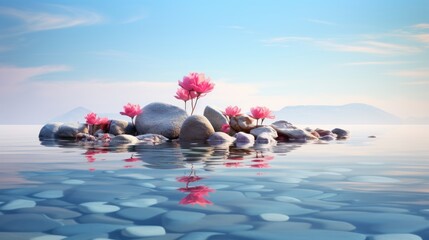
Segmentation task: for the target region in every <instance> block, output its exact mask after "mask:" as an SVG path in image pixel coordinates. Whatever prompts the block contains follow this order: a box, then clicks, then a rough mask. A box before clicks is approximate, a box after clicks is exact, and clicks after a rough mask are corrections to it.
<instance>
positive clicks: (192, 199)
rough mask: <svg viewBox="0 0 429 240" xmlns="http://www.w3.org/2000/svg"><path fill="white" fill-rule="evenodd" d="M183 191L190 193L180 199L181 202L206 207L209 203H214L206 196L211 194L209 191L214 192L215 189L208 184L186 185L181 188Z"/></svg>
mask: <svg viewBox="0 0 429 240" xmlns="http://www.w3.org/2000/svg"><path fill="white" fill-rule="evenodd" d="M179 191H181V192H189V194H188V195H187V196H186V197H184V198H183V199H182V200H180V202H179V204H183V205H187V204H192V205H195V204H198V205H201V206H203V207H205V206H206V205H207V204H209V205H212V204H213V203H212V202H211V201H209V200H207V199H205V197H206V196H208V195H209V192H214V191H215V190H214V189H211V188H209V187H207V186H204V185H200V186H195V187H184V188H179Z"/></svg>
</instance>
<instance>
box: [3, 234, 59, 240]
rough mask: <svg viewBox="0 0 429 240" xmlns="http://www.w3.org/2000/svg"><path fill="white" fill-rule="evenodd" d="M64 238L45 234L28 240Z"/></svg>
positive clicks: (56, 239)
mask: <svg viewBox="0 0 429 240" xmlns="http://www.w3.org/2000/svg"><path fill="white" fill-rule="evenodd" d="M64 238H66V236H61V235H51V234H49V235H48V234H45V235H42V236H37V237H34V238H31V239H30V240H61V239H64ZM0 239H2V238H1V237H0Z"/></svg>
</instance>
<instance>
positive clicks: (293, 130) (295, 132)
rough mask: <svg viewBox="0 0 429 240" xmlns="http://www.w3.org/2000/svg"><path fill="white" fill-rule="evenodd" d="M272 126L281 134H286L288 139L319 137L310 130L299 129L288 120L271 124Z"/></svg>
mask: <svg viewBox="0 0 429 240" xmlns="http://www.w3.org/2000/svg"><path fill="white" fill-rule="evenodd" d="M271 126H272V127H273V128H274V129H275V130H276V131H277V133H278V134H279V135H281V136H285V137H287V138H288V139H293V140H299V141H301V140H309V139H317V137H315V136H314V135H312V134H311V133H310V132H308V131H306V130H302V129H299V128H297V127H295V126H293V125H292V124H290V123H288V122H286V121H277V122H274V123H273V124H271Z"/></svg>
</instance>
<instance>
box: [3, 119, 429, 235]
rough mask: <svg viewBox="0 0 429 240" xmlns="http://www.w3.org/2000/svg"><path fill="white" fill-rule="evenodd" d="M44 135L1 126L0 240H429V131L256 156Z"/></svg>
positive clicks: (400, 130)
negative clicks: (102, 144) (101, 145)
mask: <svg viewBox="0 0 429 240" xmlns="http://www.w3.org/2000/svg"><path fill="white" fill-rule="evenodd" d="M40 127H41V126H0V130H1V132H2V133H3V134H2V136H1V137H0V143H1V144H0V183H1V184H0V239H36V240H40V239H45V240H47V239H293V240H295V239H298V240H300V239H329V240H331V239H368V240H370V239H376V240H377V239H378V240H380V239H381V240H383V239H393V240H395V239H401V240H407V239H411V240H413V239H429V174H428V173H429V147H428V146H429V144H427V140H425V136H427V135H428V134H429V126H342V127H343V128H346V129H349V130H350V131H351V138H350V139H349V140H346V141H332V142H324V143H322V142H309V143H278V145H277V146H273V147H267V146H259V147H257V148H256V149H255V148H248V149H236V148H233V147H231V148H214V147H210V146H209V145H192V144H190V145H189V144H188V145H180V144H178V143H166V144H162V145H157V146H148V145H138V146H135V147H124V148H117V149H92V148H91V146H81V145H78V144H74V143H70V142H54V143H52V142H51V143H40V142H39V140H38V138H37V135H38V131H39V129H40ZM327 128H328V129H329V128H330V127H327ZM370 135H375V136H376V138H368V136H370Z"/></svg>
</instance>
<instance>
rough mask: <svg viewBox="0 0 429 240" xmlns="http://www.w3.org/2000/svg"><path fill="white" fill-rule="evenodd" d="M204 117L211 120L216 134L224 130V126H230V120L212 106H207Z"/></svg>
mask: <svg viewBox="0 0 429 240" xmlns="http://www.w3.org/2000/svg"><path fill="white" fill-rule="evenodd" d="M204 117H206V118H207V119H208V120H209V122H210V123H211V124H212V126H213V128H214V130H215V131H216V132H219V131H221V130H222V125H223V124H229V121H228V119H227V118H226V117H225V116H224V115H223V114H222V112H221V111H219V110H217V109H215V108H212V107H210V106H207V107H206V108H205V109H204Z"/></svg>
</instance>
